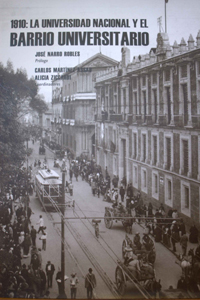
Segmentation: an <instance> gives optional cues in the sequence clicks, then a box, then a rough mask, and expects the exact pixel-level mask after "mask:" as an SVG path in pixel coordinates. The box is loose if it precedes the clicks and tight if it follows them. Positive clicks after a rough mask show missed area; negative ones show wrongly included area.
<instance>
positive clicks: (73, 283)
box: [70, 273, 79, 299]
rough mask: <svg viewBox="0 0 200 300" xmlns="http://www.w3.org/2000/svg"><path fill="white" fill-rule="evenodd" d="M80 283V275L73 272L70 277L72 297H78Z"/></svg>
mask: <svg viewBox="0 0 200 300" xmlns="http://www.w3.org/2000/svg"><path fill="white" fill-rule="evenodd" d="M78 283H79V280H78V277H77V276H76V273H72V274H71V278H70V289H71V299H76V292H77V284H78Z"/></svg>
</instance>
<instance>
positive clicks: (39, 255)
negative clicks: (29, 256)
mask: <svg viewBox="0 0 200 300" xmlns="http://www.w3.org/2000/svg"><path fill="white" fill-rule="evenodd" d="M37 254H38V259H39V262H40V267H42V251H41V248H38V253H37Z"/></svg>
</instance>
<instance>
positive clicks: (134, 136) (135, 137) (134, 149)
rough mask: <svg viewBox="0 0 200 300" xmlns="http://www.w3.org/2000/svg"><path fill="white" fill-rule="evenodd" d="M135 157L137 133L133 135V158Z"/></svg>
mask: <svg viewBox="0 0 200 300" xmlns="http://www.w3.org/2000/svg"><path fill="white" fill-rule="evenodd" d="M136 157H137V133H135V132H134V133H133V158H135V159H136Z"/></svg>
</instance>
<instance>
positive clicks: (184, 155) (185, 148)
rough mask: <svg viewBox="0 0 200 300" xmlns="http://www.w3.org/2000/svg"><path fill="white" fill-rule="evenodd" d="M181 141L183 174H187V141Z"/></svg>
mask: <svg viewBox="0 0 200 300" xmlns="http://www.w3.org/2000/svg"><path fill="white" fill-rule="evenodd" d="M182 143H183V175H185V176H187V174H188V171H189V160H188V156H189V153H188V141H187V140H182Z"/></svg>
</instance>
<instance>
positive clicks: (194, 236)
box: [189, 224, 199, 244]
mask: <svg viewBox="0 0 200 300" xmlns="http://www.w3.org/2000/svg"><path fill="white" fill-rule="evenodd" d="M198 235H199V231H198V229H197V228H196V226H195V224H194V225H193V226H191V227H190V235H189V241H190V243H193V244H196V243H198Z"/></svg>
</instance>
